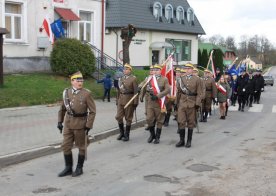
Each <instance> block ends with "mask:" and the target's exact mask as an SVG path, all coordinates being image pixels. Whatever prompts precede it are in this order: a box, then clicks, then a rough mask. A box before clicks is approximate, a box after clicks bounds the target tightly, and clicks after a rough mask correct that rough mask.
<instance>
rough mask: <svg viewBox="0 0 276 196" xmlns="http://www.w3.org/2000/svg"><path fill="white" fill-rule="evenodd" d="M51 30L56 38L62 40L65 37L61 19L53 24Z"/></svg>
mask: <svg viewBox="0 0 276 196" xmlns="http://www.w3.org/2000/svg"><path fill="white" fill-rule="evenodd" d="M51 29H52V32H53V34H54V35H55V38H62V37H64V35H65V34H64V28H63V26H62V22H61V20H60V19H58V20H56V21H54V22H53V23H52V24H51Z"/></svg>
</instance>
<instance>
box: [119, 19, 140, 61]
mask: <svg viewBox="0 0 276 196" xmlns="http://www.w3.org/2000/svg"><path fill="white" fill-rule="evenodd" d="M136 32H137V30H136V28H135V27H134V26H133V25H132V24H129V25H128V26H127V27H125V28H122V29H121V38H122V39H123V64H126V63H130V59H129V45H130V43H131V41H132V38H133V37H134V36H135V34H136Z"/></svg>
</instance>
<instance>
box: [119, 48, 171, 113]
mask: <svg viewBox="0 0 276 196" xmlns="http://www.w3.org/2000/svg"><path fill="white" fill-rule="evenodd" d="M173 54H174V51H173V52H172V53H171V54H170V55H169V56H168V58H167V59H166V60H165V62H164V63H162V65H161V67H163V66H164V65H165V64H166V63H167V61H168V60H169V59H170V58H171V57H172V55H173ZM149 81H150V80H147V82H145V84H144V85H143V86H142V88H141V91H142V90H143V89H144V88H145V87H146V85H147V84H148V83H149ZM138 95H139V93H136V94H135V95H133V97H132V98H131V99H130V100H129V101H128V102H127V104H126V105H125V106H124V109H126V108H127V107H128V106H129V105H130V104H131V102H132V101H133V100H134V99H135V98H136V97H137V96H138Z"/></svg>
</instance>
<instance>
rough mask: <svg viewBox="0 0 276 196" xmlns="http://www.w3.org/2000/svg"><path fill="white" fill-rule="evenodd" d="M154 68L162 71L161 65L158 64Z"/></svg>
mask: <svg viewBox="0 0 276 196" xmlns="http://www.w3.org/2000/svg"><path fill="white" fill-rule="evenodd" d="M154 68H155V69H162V67H161V65H158V64H155V65H154Z"/></svg>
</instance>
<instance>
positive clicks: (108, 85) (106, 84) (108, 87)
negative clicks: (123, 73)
mask: <svg viewBox="0 0 276 196" xmlns="http://www.w3.org/2000/svg"><path fill="white" fill-rule="evenodd" d="M97 82H98V83H103V85H104V95H103V101H104V100H105V97H106V96H107V101H108V102H110V90H111V87H112V80H111V75H110V74H106V76H105V78H104V79H102V80H98V81H97Z"/></svg>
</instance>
